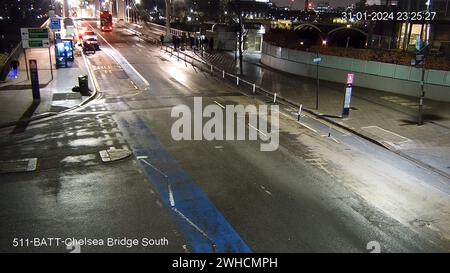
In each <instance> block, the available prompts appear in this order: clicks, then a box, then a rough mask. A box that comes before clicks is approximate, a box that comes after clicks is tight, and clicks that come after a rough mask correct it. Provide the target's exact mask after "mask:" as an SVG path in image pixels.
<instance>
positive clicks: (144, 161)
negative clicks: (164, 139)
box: [118, 113, 252, 253]
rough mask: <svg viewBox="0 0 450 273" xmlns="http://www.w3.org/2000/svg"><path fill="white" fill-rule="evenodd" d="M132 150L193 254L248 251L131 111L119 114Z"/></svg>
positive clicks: (209, 202) (216, 210)
mask: <svg viewBox="0 0 450 273" xmlns="http://www.w3.org/2000/svg"><path fill="white" fill-rule="evenodd" d="M118 121H119V124H120V126H121V127H123V129H124V130H125V132H126V133H127V134H128V135H129V137H130V139H129V143H130V146H131V148H132V150H133V153H134V154H135V156H136V157H137V159H138V160H139V162H140V164H141V166H142V168H143V170H144V172H145V174H146V175H147V176H148V178H149V180H150V181H151V182H152V183H153V184H154V185H155V187H156V189H157V190H158V192H159V194H160V195H161V198H162V200H163V202H164V204H165V205H166V206H167V207H169V208H170V210H171V212H172V215H173V216H174V217H175V219H176V221H177V223H178V225H179V226H180V227H181V230H182V232H183V234H184V236H185V238H186V240H187V241H188V242H189V243H190V246H191V249H192V251H193V252H195V253H214V252H216V253H251V252H252V251H251V249H250V247H248V246H247V244H246V243H245V242H244V241H243V240H242V239H241V237H240V236H239V234H238V233H237V232H236V231H235V230H234V229H233V227H232V226H231V225H230V224H229V223H228V221H227V220H226V219H225V218H224V216H223V215H222V214H221V213H220V212H219V210H218V209H217V208H216V207H215V206H214V205H213V204H212V202H211V201H210V200H209V199H208V197H207V196H206V194H205V193H204V192H203V191H202V189H201V188H200V187H199V186H198V185H197V184H196V183H195V181H194V180H193V179H192V178H191V177H190V176H189V174H188V173H187V172H186V171H184V170H183V169H182V167H181V166H180V165H179V164H178V162H177V161H176V160H175V159H174V158H173V157H172V156H171V155H170V154H169V152H168V151H167V150H166V149H165V147H164V146H163V145H162V144H161V143H160V142H159V140H158V139H157V137H156V136H155V135H154V134H153V133H152V132H151V130H150V128H149V127H148V126H147V125H146V124H145V123H144V122H143V121H142V119H140V118H139V117H138V116H137V115H136V114H134V113H127V114H123V115H121V116H120V118H119V119H118Z"/></svg>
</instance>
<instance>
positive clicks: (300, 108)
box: [298, 104, 303, 121]
mask: <svg viewBox="0 0 450 273" xmlns="http://www.w3.org/2000/svg"><path fill="white" fill-rule="evenodd" d="M302 110H303V104H300V107H299V108H298V121H300V118H301V116H302Z"/></svg>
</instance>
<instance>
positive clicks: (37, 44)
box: [22, 39, 50, 48]
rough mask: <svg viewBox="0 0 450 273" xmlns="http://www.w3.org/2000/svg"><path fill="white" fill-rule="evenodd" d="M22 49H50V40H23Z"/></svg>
mask: <svg viewBox="0 0 450 273" xmlns="http://www.w3.org/2000/svg"><path fill="white" fill-rule="evenodd" d="M22 47H23V48H43V47H45V48H48V47H50V40H49V39H43V40H22Z"/></svg>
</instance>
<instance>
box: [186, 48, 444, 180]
mask: <svg viewBox="0 0 450 273" xmlns="http://www.w3.org/2000/svg"><path fill="white" fill-rule="evenodd" d="M186 53H188V54H194V53H193V52H192V51H186ZM197 56H198V57H200V53H198V52H197ZM234 57H235V56H234V53H229V52H213V53H212V54H211V53H208V52H205V53H204V56H203V58H204V59H205V60H206V61H207V62H209V63H211V64H214V65H215V66H217V67H219V68H221V69H223V70H225V71H226V72H229V73H233V74H235V75H237V74H238V73H239V67H238V64H239V60H237V61H235V58H234ZM259 60H260V55H259V54H246V55H245V56H244V76H241V78H244V79H245V80H247V81H249V82H254V83H256V85H258V86H261V87H263V88H264V89H266V90H270V91H272V92H277V94H278V95H279V96H281V97H283V98H286V99H288V100H290V101H293V102H296V103H297V104H303V107H306V108H307V109H309V110H311V111H312V112H314V113H315V114H317V115H319V116H320V117H321V118H324V119H327V120H329V121H332V122H334V123H337V124H340V125H341V126H343V127H346V128H348V129H350V130H352V131H354V132H355V133H358V134H360V135H363V136H365V137H366V138H370V139H372V140H374V141H376V142H378V143H381V144H383V145H384V146H386V147H387V148H389V149H391V150H393V151H395V152H398V153H400V154H402V155H403V156H405V157H408V158H409V159H411V160H414V161H416V162H418V163H419V164H422V165H426V166H427V167H429V168H431V169H434V170H436V171H438V172H440V173H441V174H444V175H447V176H448V177H449V176H450V103H446V102H437V101H431V100H425V107H424V112H425V113H424V120H425V125H423V126H417V125H416V124H417V112H418V98H414V97H408V96H404V95H399V94H394V93H388V92H383V91H378V90H373V89H367V88H360V87H355V88H354V89H353V97H352V103H351V105H352V110H351V113H350V117H349V118H347V119H342V118H340V116H341V111H342V103H343V99H344V91H345V86H344V85H343V84H337V83H333V82H327V81H321V82H320V89H319V109H318V110H315V109H314V108H315V94H316V93H315V92H316V80H315V79H311V78H306V77H301V76H297V75H293V74H289V73H285V72H281V71H277V70H274V69H272V68H270V67H266V66H264V65H263V64H261V63H260V61H259Z"/></svg>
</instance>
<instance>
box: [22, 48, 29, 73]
mask: <svg viewBox="0 0 450 273" xmlns="http://www.w3.org/2000/svg"><path fill="white" fill-rule="evenodd" d="M23 55H24V57H25V68H26V69H27V80H30V72H29V71H28V60H27V50H26V49H25V48H24V49H23Z"/></svg>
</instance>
